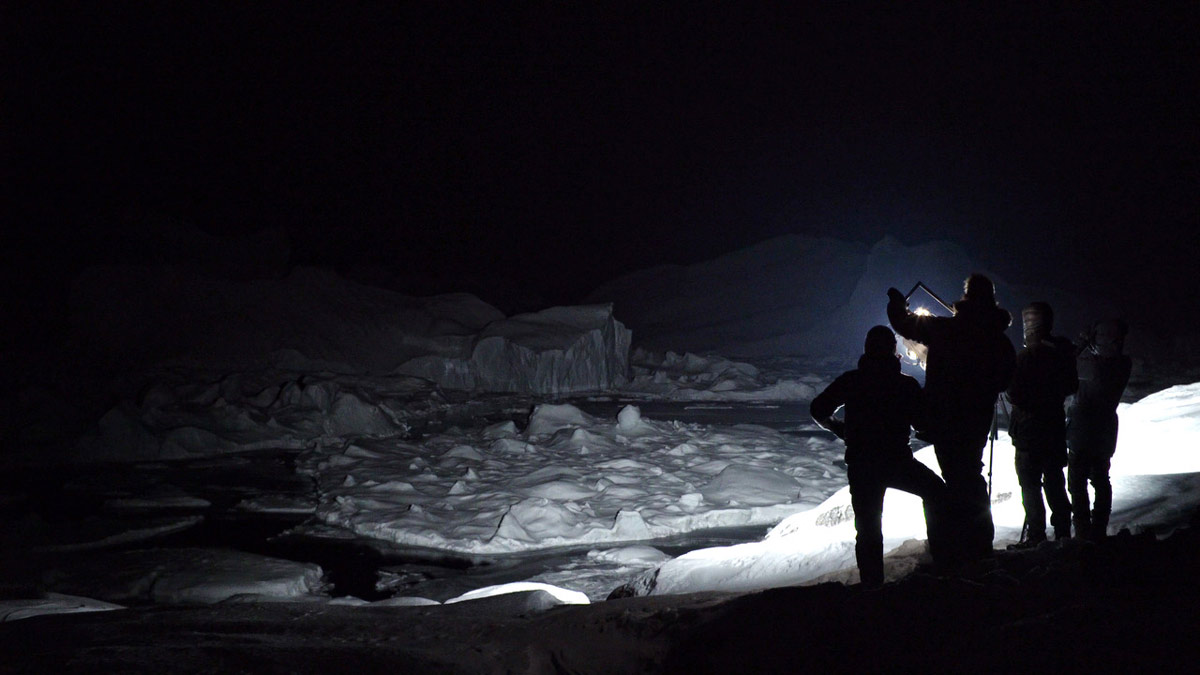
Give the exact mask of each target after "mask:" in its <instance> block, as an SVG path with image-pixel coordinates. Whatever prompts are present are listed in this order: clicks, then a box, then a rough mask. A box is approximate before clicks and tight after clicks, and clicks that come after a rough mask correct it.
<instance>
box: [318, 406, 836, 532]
mask: <svg viewBox="0 0 1200 675" xmlns="http://www.w3.org/2000/svg"><path fill="white" fill-rule="evenodd" d="M622 416H623V417H624V426H623V424H622V421H621V419H617V420H603V419H597V418H595V417H593V416H591V415H588V414H587V413H584V412H583V411H581V410H579V409H578V408H577V407H575V406H572V405H568V404H558V405H551V404H542V405H539V406H537V407H536V408H535V409H534V412H533V414H532V415H531V416H530V420H529V424H528V426H527V427H526V429H525V431H524V432H523V433H519V434H517V436H516V437H514V438H500V439H495V440H493V439H492V438H490V437H491V436H494V435H495V427H489V428H487V429H482V430H480V429H476V430H469V429H468V430H462V429H457V430H448V431H446V432H443V433H441V434H435V435H431V436H428V437H426V438H424V439H422V440H421V441H420V442H401V441H396V440H393V439H389V440H386V441H384V440H378V441H373V442H367V441H360V442H359V443H358V444H354V445H350V446H347V447H345V448H340V449H335V448H329V447H325V446H322V447H321V448H319V449H314V450H312V451H310V452H308V453H306V454H305V455H304V457H303V458H302V459H301V462H300V463H301V466H302V467H303V470H304V471H307V472H309V473H311V474H312V475H313V476H314V477H315V478H316V480H317V483H318V485H319V486H320V493H321V494H320V499H321V503H320V506H319V507H318V509H317V516H318V518H319V519H320V520H321V521H323V522H324V523H327V524H330V525H336V526H339V527H342V528H346V529H348V530H351V531H353V532H355V533H357V534H359V535H360V536H364V537H374V538H379V539H383V540H386V541H390V542H393V543H396V544H404V545H412V546H422V547H428V548H436V549H442V550H448V551H458V552H463V553H472V554H496V553H512V552H517V551H527V550H536V549H543V548H551V547H557V546H579V545H588V544H597V543H618V542H625V541H639V540H647V539H654V538H662V537H669V536H673V535H678V534H680V533H686V532H689V531H692V530H696V529H703V528H712V527H723V526H731V525H755V524H771V523H774V522H777V521H778V520H780V519H781V518H783V517H784V516H786V515H788V514H791V513H795V512H798V511H803V510H807V509H809V508H812V507H813V506H815V505H816V504H818V503H820V502H821V501H822V500H823V499H824V497H825V496H826V495H828V494H830V493H832V492H833V491H835V490H836V489H837V487H838V486H839V484H840V483H841V480H842V478H841V476H842V472H841V470H840V469H839V468H837V466H836V464H835V462H836V460H837V459H839V458H840V455H841V449H840V447H839V446H837V445H835V443H834V442H833V441H832V440H824V439H819V438H807V439H800V438H797V437H795V436H790V435H786V434H782V433H780V432H778V431H775V430H773V429H768V428H765V427H757V426H752V425H741V426H733V427H721V428H712V427H707V426H702V425H695V424H682V423H678V422H668V421H657V420H650V419H646V418H642V417H640V416H638V417H637V418H636V419H635V418H634V414H633V411H632V409H630V408H626V409H625V410H624V411H623V413H622Z"/></svg>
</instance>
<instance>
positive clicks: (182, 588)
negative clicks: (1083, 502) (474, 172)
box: [6, 384, 1200, 618]
mask: <svg viewBox="0 0 1200 675" xmlns="http://www.w3.org/2000/svg"><path fill="white" fill-rule="evenodd" d="M1120 416H1121V436H1120V443H1119V447H1118V451H1117V455H1116V458H1115V459H1114V462H1113V472H1112V473H1113V477H1114V490H1115V496H1116V502H1115V511H1114V514H1113V519H1112V523H1111V528H1112V531H1116V530H1117V529H1119V528H1122V527H1128V528H1131V529H1133V530H1134V531H1137V530H1139V529H1141V528H1143V527H1150V526H1154V527H1160V528H1164V527H1165V528H1167V529H1169V527H1171V526H1173V525H1177V524H1179V523H1181V522H1183V521H1185V520H1186V518H1187V516H1188V514H1189V513H1190V512H1191V511H1192V510H1193V509H1195V508H1196V507H1197V506H1198V505H1200V451H1198V450H1197V448H1200V384H1193V385H1184V386H1177V387H1173V388H1170V389H1167V390H1164V391H1162V392H1159V393H1157V394H1154V395H1152V396H1149V397H1147V398H1145V399H1143V400H1141V401H1138V402H1136V403H1134V404H1132V405H1130V404H1122V406H1121V408H1120ZM331 438H334V437H331ZM336 439H337V440H338V442H337V443H336V444H335V443H331V444H330V445H325V444H324V443H315V444H313V445H312V447H310V448H308V449H307V450H305V451H303V453H302V454H301V456H300V458H299V462H298V466H299V470H300V471H301V472H302V473H304V474H307V475H310V476H311V477H312V478H313V479H314V481H315V484H316V486H317V488H316V490H317V493H316V498H317V505H316V519H315V520H314V521H312V524H310V525H306V526H302V527H300V528H299V529H298V530H296V531H295V532H296V533H304V532H306V531H307V532H309V533H310V534H312V535H315V536H318V537H326V536H335V537H347V538H357V539H359V540H374V541H377V542H379V543H380V544H382V545H387V546H392V545H403V546H412V547H420V548H422V549H425V550H438V551H443V552H445V553H447V554H451V555H456V554H457V555H466V556H467V557H469V558H470V557H476V558H478V557H479V556H483V557H485V558H486V557H491V558H493V559H503V558H504V557H505V556H512V555H521V554H522V553H523V552H529V551H534V550H545V549H554V548H563V549H570V550H577V551H581V552H586V555H577V556H575V557H574V558H573V559H572V562H570V564H566V565H561V566H559V567H557V568H556V569H554V570H550V571H545V572H542V573H539V574H535V575H533V576H531V577H530V578H529V579H526V580H525V581H526V582H535V583H543V584H547V585H550V586H553V587H554V588H558V589H562V593H559V595H558V596H555V595H554V594H553V593H551V594H550V595H551V597H558V598H559V599H558V600H556V601H554V602H562V601H564V600H563V599H562V598H564V597H569V598H572V599H573V600H571V601H579V600H578V599H579V598H590V599H591V600H593V601H595V600H599V599H601V598H603V597H605V596H606V595H607V594H608V593H609V592H610V591H612V590H613V589H614V588H616V587H617V586H618V585H622V584H624V585H625V592H627V593H632V594H664V593H686V592H693V591H705V590H717V591H745V590H751V589H758V588H767V587H775V586H788V585H795V584H804V583H812V582H815V581H822V580H838V581H843V582H852V581H854V580H855V579H856V576H857V575H856V571H855V570H854V554H853V540H854V529H853V514H852V512H851V509H850V502H849V493H848V489H846V488H845V473H844V469H843V468H842V465H841V463H840V461H839V460H840V458H841V454H842V451H843V450H842V446H841V443H840V441H836V440H835V439H833V438H832V437H831V436H827V435H823V434H821V433H807V434H795V433H781V432H780V431H777V430H774V429H771V428H769V427H764V426H756V425H746V424H733V425H705V424H697V423H687V424H685V423H680V422H677V421H672V420H654V419H646V418H644V417H642V416H641V415H640V414H639V412H638V410H637V408H636V406H634V405H627V406H625V407H623V408H622V409H621V411H620V413H619V414H618V415H616V416H615V417H614V418H613V419H606V418H598V417H596V416H593V415H589V414H587V413H584V412H583V411H582V410H580V409H579V408H578V407H576V406H573V405H570V404H565V403H563V404H549V403H546V404H541V405H539V406H538V407H536V408H535V409H534V410H533V412H532V414H531V415H530V416H529V418H528V422H527V424H526V425H525V426H524V427H523V428H520V427H518V426H517V425H516V424H514V423H513V422H511V421H508V422H498V423H492V424H487V425H480V426H475V427H467V426H463V427H451V428H447V429H445V430H443V431H440V432H436V433H430V434H427V435H425V436H423V437H421V438H409V439H404V438H400V437H398V436H395V435H392V436H376V437H369V436H368V437H357V438H355V439H353V440H349V439H345V438H343V437H340V436H338V437H336ZM326 440H330V439H326ZM917 457H918V458H919V459H921V460H922V461H924V462H926V463H927V464H928V465H930V466H932V467H933V468H935V469H936V462H935V461H933V459H932V453H931V451H930V449H929V448H925V449H923V450H921V451H919V452H918V453H917ZM1012 458H1013V455H1012V446H1011V444H1010V443H1009V441H1008V439H1007V436H1006V435H1004V434H1001V437H1000V439H999V440H998V441H997V442H996V444H995V455H994V460H993V462H994V464H993V466H994V472H993V475H994V484H993V513H994V516H995V520H996V524H997V539H996V545H997V546H998V547H1003V545H1005V544H1008V543H1013V542H1015V541H1016V540H1017V539H1018V537H1019V535H1020V527H1021V522H1022V519H1023V511H1022V509H1021V505H1020V498H1019V490H1018V488H1017V483H1016V477H1015V474H1014V472H1013V460H1012ZM116 493H117V494H124V492H122V491H121V490H117V491H116ZM155 500H158V501H159V504H160V505H161V506H162V507H163V508H164V509H168V510H170V509H172V508H173V509H181V508H192V509H196V508H200V503H199V502H197V501H195V500H194V498H189V497H188V495H187V493H186V491H183V490H181V489H179V488H177V487H168V486H163V485H158V486H156V487H153V489H148V490H146V491H143V492H142V493H140V494H139V495H137V496H132V495H131V496H125V497H122V498H120V499H111V500H109V504H110V507H109V508H110V510H111V509H113V508H117V509H118V510H121V511H127V510H130V509H133V510H134V511H144V510H147V509H149V510H150V511H151V512H153V506H154V503H155ZM256 503H257V502H256V501H255V500H254V499H248V500H246V499H244V500H242V501H241V502H239V508H241V509H254V508H255V506H254V505H255V504H256ZM263 503H264V504H265V506H263V507H262V508H263V509H264V511H270V510H271V509H272V508H273V507H272V506H271V504H272V501H271V500H269V499H267V500H263ZM196 519H197V518H196V517H195V516H182V517H176V518H174V519H172V518H167V517H163V518H160V519H159V522H160V524H159V525H158V526H157V527H160V528H162V532H170V531H175V530H178V529H180V528H186V527H188V526H190V525H194V524H195V522H194V521H195V520H196ZM776 523H777V524H776ZM750 524H760V525H771V524H776V525H775V527H774V528H773V529H771V530H770V532H769V533H768V534H767V536H766V537H765V538H764V539H763V540H761V541H752V542H747V543H743V544H737V545H733V546H720V547H716V548H703V549H698V550H692V551H690V552H688V553H684V554H683V555H679V556H678V557H675V558H672V557H671V556H670V555H669V554H667V553H664V551H663V550H662V549H661V548H656V547H655V545H656V541H664V540H672V539H674V540H678V539H679V538H680V537H681V536H685V535H687V534H689V533H696V532H698V531H703V530H705V529H707V528H714V527H728V526H735V525H750ZM143 527H144V528H148V527H149V525H146V526H143ZM884 534H885V549H886V550H887V551H888V560H889V562H888V574H889V577H891V578H895V577H897V576H902V575H903V574H905V573H907V572H908V571H910V570H911V569H913V568H914V567H915V566H916V565H917V564H918V563H919V562H920V561H921V560H922V559H924V555H925V550H924V545H923V543H922V541H921V540H923V539H924V523H923V520H922V516H921V509H920V503H919V501H918V500H917V499H916V498H915V497H912V496H911V495H907V494H905V493H902V492H898V491H890V492H889V493H888V496H887V501H886V504H885V510H884ZM101 535H102V536H101ZM101 535H96V537H98V538H97V539H96V541H95V542H92V543H88V544H84V545H69V544H68V545H61V544H58V545H56V544H54V543H52V542H51V543H43V544H42V545H41V546H40V550H41V551H42V552H51V553H59V554H69V553H70V552H71V551H80V553H79V554H78V556H77V557H75V558H72V559H71V562H70V563H69V564H65V565H61V566H60V567H59V568H58V569H56V570H54V571H53V572H52V573H50V574H48V575H46V576H45V577H44V579H46V580H48V581H49V588H50V589H51V590H53V591H55V592H60V593H68V594H72V595H89V592H90V594H91V595H92V597H101V598H103V599H104V600H107V601H112V602H121V601H128V600H134V601H138V602H147V601H153V602H168V603H172V602H215V601H219V600H223V599H228V598H231V597H237V598H239V599H240V600H242V601H246V600H253V599H255V598H258V599H259V600H266V599H274V600H279V599H289V598H290V599H292V600H297V599H308V600H313V599H320V598H322V597H323V598H325V600H324V602H328V601H329V598H328V591H329V588H328V585H327V584H325V583H323V582H322V581H321V578H322V570H321V569H320V568H319V567H318V566H316V565H313V564H304V563H292V562H289V561H276V560H273V559H269V558H262V557H261V556H254V555H250V554H237V553H233V552H227V551H225V552H222V551H214V550H211V549H203V550H200V549H197V550H189V549H182V551H183V552H180V549H163V550H159V549H156V548H155V547H154V546H153V541H152V538H153V537H154V536H155V532H153V531H149V532H144V531H136V530H135V531H132V532H130V533H128V534H125V533H122V532H108V533H101ZM138 538H144V539H146V541H143V543H142V548H139V549H137V550H136V551H133V552H126V553H120V552H105V551H103V550H99V552H96V553H88V551H91V550H93V549H106V548H111V547H112V546H114V545H118V544H121V543H122V542H125V541H131V540H135V539H138ZM379 584H380V587H387V574H386V573H383V572H382V571H381V573H380V582H379ZM393 588H394V592H395V594H396V597H395V598H393V599H392V600H385V601H384V602H390V603H393V604H394V603H401V604H405V603H410V604H411V603H432V602H435V600H434V599H430V598H423V599H415V598H407V596H408V595H411V593H409V591H408V590H407V586H406V585H405V584H403V583H398V584H394V585H393ZM528 588H529V587H527V586H520V585H519V584H518V585H514V584H513V583H509V582H504V583H499V584H496V585H493V586H489V587H485V588H477V589H475V590H474V591H472V592H471V593H472V595H471V596H468V597H479V596H487V595H491V594H503V593H508V592H515V591H521V590H528ZM543 590H544V589H543ZM572 594H573V595H572ZM443 597H445V596H443ZM539 597H541V598H542V599H541V600H538V601H537V602H541V603H543V604H544V603H547V602H551V600H550V599H549V598H547V597H542V596H539ZM451 599H454V598H451ZM464 599H467V598H464ZM343 602H349V603H350V604H364V603H363V602H362V601H357V600H352V599H346V600H343ZM6 606H8V605H6ZM22 606H24V605H22ZM58 606H59V605H55V604H53V603H51V604H50V605H47V607H48V609H43V610H39V611H54V609H53V608H54V607H58ZM73 606H74V605H72V604H71V603H70V602H65V603H61V607H62V609H63V611H68V610H70V608H71V607H73ZM10 609H11V610H12V611H13V612H14V613H13V615H12V617H13V618H19V617H23V616H26V615H28V614H27V613H25V611H24V610H20V607H18V606H16V605H13V606H11V607H10ZM18 610H20V611H18Z"/></svg>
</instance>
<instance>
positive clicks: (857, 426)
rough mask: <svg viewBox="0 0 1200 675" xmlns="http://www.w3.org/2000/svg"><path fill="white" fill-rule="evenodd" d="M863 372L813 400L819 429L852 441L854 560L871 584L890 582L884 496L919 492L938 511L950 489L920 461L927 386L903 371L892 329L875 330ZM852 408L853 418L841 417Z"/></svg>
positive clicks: (849, 458) (850, 373)
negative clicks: (918, 427)
mask: <svg viewBox="0 0 1200 675" xmlns="http://www.w3.org/2000/svg"><path fill="white" fill-rule="evenodd" d="M864 352H865V353H864V354H863V355H862V356H861V357H860V358H859V360H858V369H856V370H851V371H848V372H846V373H843V374H842V375H841V376H839V377H838V378H837V379H836V380H834V381H833V383H832V384H830V385H829V386H828V387H827V388H826V389H825V391H823V392H821V394H820V395H819V396H817V397H816V398H815V399H813V402H812V406H811V412H812V416H813V419H814V420H816V422H817V424H819V425H821V426H822V427H824V428H825V429H828V430H830V431H832V432H833V433H834V434H836V435H837V436H838V438H841V439H842V440H844V441H845V442H846V473H847V478H848V479H849V482H850V503H851V506H853V507H854V529H855V530H856V531H857V537H856V539H855V544H854V555H855V558H856V559H857V561H858V572H859V576H860V578H861V579H862V583H863V584H864V585H866V586H879V585H880V584H882V583H883V495H884V492H885V491H886V490H887V488H889V487H893V488H897V489H900V490H904V491H905V492H911V493H913V494H915V495H918V496H920V497H921V498H922V499H924V500H925V503H926V516H927V517H928V516H929V514H930V511H931V509H936V508H937V506H938V504H939V502H940V501H941V500H942V497H943V495H944V493H945V489H946V485H945V483H943V482H942V479H940V478H938V476H937V474H936V473H934V472H933V471H932V470H931V469H929V467H927V466H925V465H924V464H922V463H920V462H918V461H917V460H916V459H914V458H913V456H912V449H911V448H910V447H909V445H908V441H909V433H910V428H911V427H912V426H913V424H914V423H918V424H919V421H918V419H919V417H920V416H921V409H922V401H921V398H922V395H921V386H920V385H919V384H917V381H916V380H915V379H913V378H911V377H909V376H907V375H904V374H903V373H901V372H900V359H899V355H898V354H897V353H896V336H895V335H894V334H893V333H892V331H890V330H888V328H887V327H886V326H875V327H874V328H872V329H871V330H870V331H868V332H867V340H866V345H865V349H864ZM843 406H845V420H844V421H843V420H839V419H837V418H835V417H834V416H833V414H834V413H835V412H837V410H838V408H841V407H843Z"/></svg>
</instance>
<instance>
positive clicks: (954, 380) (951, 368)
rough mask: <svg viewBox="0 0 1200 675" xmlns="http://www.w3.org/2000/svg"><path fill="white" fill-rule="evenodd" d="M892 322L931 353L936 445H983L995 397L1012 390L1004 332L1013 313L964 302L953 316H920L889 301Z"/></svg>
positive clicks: (930, 431)
mask: <svg viewBox="0 0 1200 675" xmlns="http://www.w3.org/2000/svg"><path fill="white" fill-rule="evenodd" d="M887 313H888V320H889V321H890V322H891V324H892V328H893V329H895V331H896V332H897V333H899V334H900V335H902V336H904V337H906V338H908V339H910V340H915V341H917V342H920V343H921V344H923V345H925V346H926V347H927V348H928V349H929V355H928V357H927V358H926V361H925V364H926V365H925V401H926V406H927V414H928V423H927V427H928V428H927V430H926V431H925V434H924V435H923V437H927V438H929V440H931V441H932V442H933V443H935V444H937V443H982V442H984V441H985V440H986V438H987V435H988V432H989V431H990V430H991V426H992V415H993V407H994V406H995V404H996V395H997V394H999V393H1000V392H1002V391H1004V390H1005V388H1007V387H1008V383H1009V381H1010V379H1011V378H1012V372H1013V366H1014V356H1015V351H1014V350H1013V346H1012V342H1011V341H1009V339H1008V337H1007V336H1006V335H1005V334H1004V330H1005V329H1006V328H1008V325H1009V324H1010V323H1012V316H1011V315H1010V314H1009V313H1008V311H1006V310H1004V309H1001V308H999V307H997V306H996V305H994V304H990V303H986V302H976V301H971V300H966V299H963V300H959V301H958V302H956V303H954V316H951V317H941V316H919V315H917V314H913V313H910V312H909V311H908V310H907V308H906V307H905V306H904V304H903V303H889V304H888V308H887Z"/></svg>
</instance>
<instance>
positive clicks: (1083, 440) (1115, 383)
mask: <svg viewBox="0 0 1200 675" xmlns="http://www.w3.org/2000/svg"><path fill="white" fill-rule="evenodd" d="M1075 363H1076V369H1077V370H1078V372H1079V391H1078V393H1076V394H1075V401H1074V403H1072V405H1071V412H1070V420H1071V421H1070V423H1069V424H1068V426H1067V441H1068V442H1069V443H1070V445H1071V450H1072V451H1073V452H1088V451H1093V452H1099V453H1101V454H1107V455H1108V456H1112V453H1113V451H1114V450H1116V447H1117V404H1118V403H1120V402H1121V395H1122V394H1123V393H1124V392H1125V385H1127V384H1128V383H1129V373H1130V371H1131V370H1132V367H1133V364H1132V362H1131V361H1130V359H1129V357H1128V356H1125V355H1124V354H1122V355H1120V356H1114V357H1110V358H1101V357H1099V356H1096V355H1095V354H1092V353H1091V352H1084V353H1082V354H1080V355H1079V357H1078V358H1077V359H1076V361H1075Z"/></svg>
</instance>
